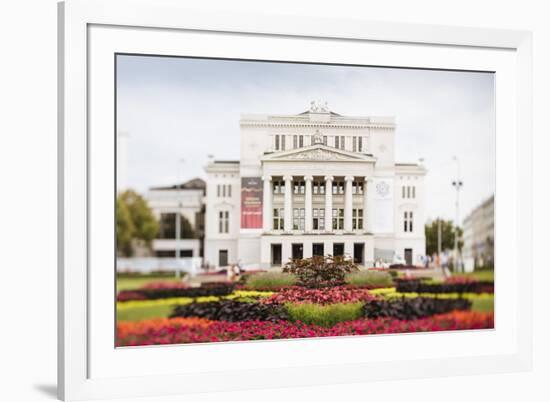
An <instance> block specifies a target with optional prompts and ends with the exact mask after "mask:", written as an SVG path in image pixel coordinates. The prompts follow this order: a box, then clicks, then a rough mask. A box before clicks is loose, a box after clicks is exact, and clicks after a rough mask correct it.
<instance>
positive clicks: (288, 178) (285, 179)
mask: <svg viewBox="0 0 550 402" xmlns="http://www.w3.org/2000/svg"><path fill="white" fill-rule="evenodd" d="M283 180H284V181H292V180H293V177H292V176H291V175H285V176H283Z"/></svg>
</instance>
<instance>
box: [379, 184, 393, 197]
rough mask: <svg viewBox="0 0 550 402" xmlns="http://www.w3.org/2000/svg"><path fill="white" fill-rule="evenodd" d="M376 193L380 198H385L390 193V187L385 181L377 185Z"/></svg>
mask: <svg viewBox="0 0 550 402" xmlns="http://www.w3.org/2000/svg"><path fill="white" fill-rule="evenodd" d="M376 192H377V193H378V195H379V196H381V197H385V196H387V195H388V194H389V193H390V186H389V185H388V183H386V182H385V181H381V182H379V183H378V184H376Z"/></svg>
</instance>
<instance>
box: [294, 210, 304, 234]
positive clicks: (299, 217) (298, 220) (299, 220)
mask: <svg viewBox="0 0 550 402" xmlns="http://www.w3.org/2000/svg"><path fill="white" fill-rule="evenodd" d="M292 212H293V215H292V229H293V230H304V229H305V226H306V210H305V209H304V208H294V210H293V211H292Z"/></svg>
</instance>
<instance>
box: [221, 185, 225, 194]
mask: <svg viewBox="0 0 550 402" xmlns="http://www.w3.org/2000/svg"><path fill="white" fill-rule="evenodd" d="M222 197H225V184H222Z"/></svg>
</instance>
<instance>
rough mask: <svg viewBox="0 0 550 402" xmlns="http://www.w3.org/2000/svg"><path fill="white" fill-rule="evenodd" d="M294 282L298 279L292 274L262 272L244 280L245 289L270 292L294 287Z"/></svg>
mask: <svg viewBox="0 0 550 402" xmlns="http://www.w3.org/2000/svg"><path fill="white" fill-rule="evenodd" d="M296 282H298V279H297V278H296V276H294V275H292V274H286V273H282V272H263V273H260V274H252V275H250V276H249V277H248V278H247V279H246V287H247V288H249V289H255V290H272V289H281V288H286V287H290V286H294V285H296Z"/></svg>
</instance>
